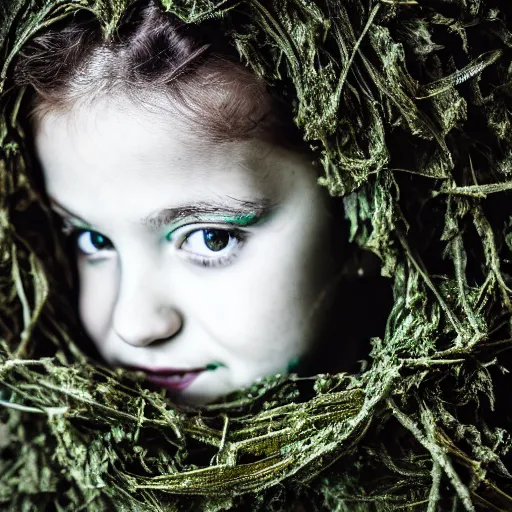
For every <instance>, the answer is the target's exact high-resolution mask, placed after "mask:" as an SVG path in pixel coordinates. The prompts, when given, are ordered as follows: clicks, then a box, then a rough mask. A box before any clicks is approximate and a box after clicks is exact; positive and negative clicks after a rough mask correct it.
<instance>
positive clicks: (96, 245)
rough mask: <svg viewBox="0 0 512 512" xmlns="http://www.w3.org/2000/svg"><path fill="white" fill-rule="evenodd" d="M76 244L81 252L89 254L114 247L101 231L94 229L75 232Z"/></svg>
mask: <svg viewBox="0 0 512 512" xmlns="http://www.w3.org/2000/svg"><path fill="white" fill-rule="evenodd" d="M76 244H77V246H78V249H79V250H80V252H82V253H83V254H86V255H88V256H91V255H93V254H97V253H98V252H99V251H104V250H111V249H113V248H114V245H113V244H112V242H111V241H110V240H109V239H108V238H107V237H106V236H103V235H102V234H101V233H98V232H96V231H79V232H77V234H76Z"/></svg>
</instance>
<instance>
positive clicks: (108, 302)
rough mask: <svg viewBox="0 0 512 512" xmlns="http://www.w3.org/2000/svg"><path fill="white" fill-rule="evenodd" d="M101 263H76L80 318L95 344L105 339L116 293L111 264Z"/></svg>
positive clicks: (109, 325)
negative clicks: (94, 264) (99, 265)
mask: <svg viewBox="0 0 512 512" xmlns="http://www.w3.org/2000/svg"><path fill="white" fill-rule="evenodd" d="M105 263H107V265H105ZM101 265H104V266H105V268H99V267H95V268H93V267H91V266H90V265H88V264H87V263H79V264H78V274H79V282H80V285H79V292H78V298H79V302H78V303H79V314H80V319H81V320H82V323H83V325H84V328H85V330H86V331H87V334H88V335H89V337H90V338H91V339H92V341H94V343H95V344H96V345H100V344H101V343H102V341H104V340H106V339H107V336H108V333H109V330H110V327H111V319H112V312H113V309H114V305H115V300H116V293H117V292H116V289H117V288H116V278H115V273H114V272H113V269H112V268H111V265H109V264H108V262H103V263H101Z"/></svg>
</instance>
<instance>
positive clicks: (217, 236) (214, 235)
mask: <svg viewBox="0 0 512 512" xmlns="http://www.w3.org/2000/svg"><path fill="white" fill-rule="evenodd" d="M203 238H204V243H205V245H206V247H208V249H210V251H216V252H217V251H222V249H225V248H226V247H227V246H228V243H229V233H228V232H227V231H224V230H222V229H205V230H204V232H203Z"/></svg>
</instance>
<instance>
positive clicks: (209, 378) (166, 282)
mask: <svg viewBox="0 0 512 512" xmlns="http://www.w3.org/2000/svg"><path fill="white" fill-rule="evenodd" d="M166 101H167V100H166V99H165V98H163V97H162V98H159V102H160V105H165V102H166ZM190 126H191V125H190V124H187V122H186V121H183V120H179V118H178V116H176V115H175V114H173V113H172V112H169V110H165V109H163V108H161V109H155V108H152V107H148V106H146V105H143V104H139V105H136V104H134V103H132V102H130V100H128V99H122V98H117V99H115V100H114V99H113V98H109V99H105V100H101V101H98V102H96V103H95V104H94V105H93V106H91V107H88V108H85V107H78V106H77V107H75V108H73V109H70V111H65V112H50V113H48V114H46V115H45V116H44V118H43V119H41V120H40V121H39V122H38V123H37V126H36V147H37V151H38V154H39V157H40V161H41V163H42V166H43V170H44V176H45V181H46V186H47V191H48V194H49V196H50V198H51V200H52V202H53V205H54V208H55V210H56V211H57V212H58V213H59V215H61V216H62V217H63V219H64V224H65V226H66V228H65V229H66V231H69V232H70V233H73V237H74V239H75V241H76V252H77V263H78V275H79V282H80V290H79V313H80V317H81V319H82V322H83V325H84V327H85V329H86V331H87V333H88V335H89V336H90V338H91V339H92V340H93V342H94V343H95V345H96V346H97V348H98V350H99V352H100V353H101V355H102V356H103V357H104V358H105V360H106V361H107V362H109V363H110V364H112V365H114V366H120V367H128V368H132V369H140V370H142V371H145V372H146V373H147V374H148V378H149V380H150V381H152V382H153V383H155V384H157V385H161V386H163V387H166V388H168V389H170V390H171V392H172V393H173V394H174V396H175V398H176V399H177V400H179V401H183V402H188V403H206V402H210V401H213V400H215V399H216V398H218V397H220V396H222V395H225V394H227V393H229V392H231V391H234V390H237V389H239V388H241V387H244V386H247V385H250V384H251V383H252V382H253V381H255V380H256V379H258V378H260V377H264V376H267V375H270V374H274V373H280V372H286V370H287V367H288V365H289V364H290V363H291V362H292V361H293V360H295V359H296V358H298V357H300V356H301V355H304V354H305V353H306V352H308V351H309V350H311V348H312V344H313V343H314V340H315V334H316V333H317V331H318V328H319V324H320V323H321V322H323V321H324V320H325V318H324V317H323V311H324V310H325V308H324V307H323V298H324V297H325V291H326V289H327V287H328V283H329V281H330V280H331V278H332V276H333V272H334V271H335V269H334V264H333V254H332V250H331V242H330V234H331V227H330V224H331V222H330V217H331V215H330V213H329V211H328V208H327V204H328V202H327V194H326V192H325V191H324V190H323V189H322V188H320V187H319V186H317V185H316V173H315V171H314V169H313V168H312V166H311V163H310V161H309V160H308V159H307V158H306V157H304V156H301V155H299V154H296V153H294V152H291V151H289V150H285V149H282V148H280V147H276V146H274V145H272V144H270V143H267V142H262V141H261V140H254V139H253V140H248V141H244V142H240V141H238V142H224V143H222V144H213V143H211V142H208V141H207V140H206V138H205V137H203V136H202V135H201V134H200V133H198V132H197V131H193V130H191V128H190Z"/></svg>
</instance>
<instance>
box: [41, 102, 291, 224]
mask: <svg viewBox="0 0 512 512" xmlns="http://www.w3.org/2000/svg"><path fill="white" fill-rule="evenodd" d="M35 140H36V149H37V152H38V155H39V157H40V160H41V163H42V166H43V171H44V176H45V182H46V186H47V189H48V192H49V194H50V195H52V196H54V197H55V199H57V200H58V201H59V202H60V203H61V204H62V205H64V206H66V207H69V209H71V210H72V211H74V212H75V211H76V212H77V213H84V214H85V215H87V217H88V218H90V216H91V215H90V214H91V210H92V209H93V207H95V208H98V205H100V204H101V205H102V208H103V209H104V211H103V212H102V214H110V213H111V214H113V215H114V214H116V215H117V214H118V213H119V211H118V210H119V209H120V208H124V209H127V210H129V211H130V214H140V215H147V214H148V213H149V211H150V210H151V209H156V208H158V207H163V203H167V202H169V201H171V202H174V203H179V202H191V201H201V200H203V199H204V198H205V196H209V197H211V196H219V197H220V196H223V195H227V196H232V197H236V198H237V199H240V200H246V199H247V200H253V199H254V198H255V197H256V196H261V197H265V196H268V195H269V194H270V195H274V196H275V194H276V193H277V191H278V190H283V186H282V185H283V184H284V182H285V181H286V179H287V178H286V176H287V175H289V173H287V172H286V170H285V169H284V168H288V167H290V165H293V160H294V159H295V158H298V157H295V155H294V154H292V153H290V152H288V151H285V150H282V149H280V148H278V147H275V146H273V145H272V144H270V143H268V142H265V141H260V140H256V139H251V140H247V141H241V142H225V143H221V144H214V143H212V142H210V141H209V140H208V138H207V137H205V136H204V134H202V133H201V131H200V130H199V129H198V128H197V127H195V126H194V125H191V124H190V122H187V121H186V120H184V119H183V118H182V117H180V115H179V113H177V112H176V111H175V110H174V109H172V108H171V106H170V105H169V104H166V103H165V98H164V99H161V100H160V103H157V102H155V101H152V102H150V101H148V102H144V103H138V104H137V103H134V102H133V101H131V100H129V99H126V98H109V99H103V100H101V101H97V102H95V103H94V104H92V105H89V106H87V107H86V106H84V105H82V106H80V105H79V106H76V107H74V108H72V109H69V110H67V111H60V112H52V111H50V112H48V113H47V114H46V115H44V116H43V117H42V118H41V119H40V120H39V121H38V122H37V124H36V126H35ZM278 169H281V172H279V171H278ZM160 203H162V204H160ZM109 210H112V211H109Z"/></svg>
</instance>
